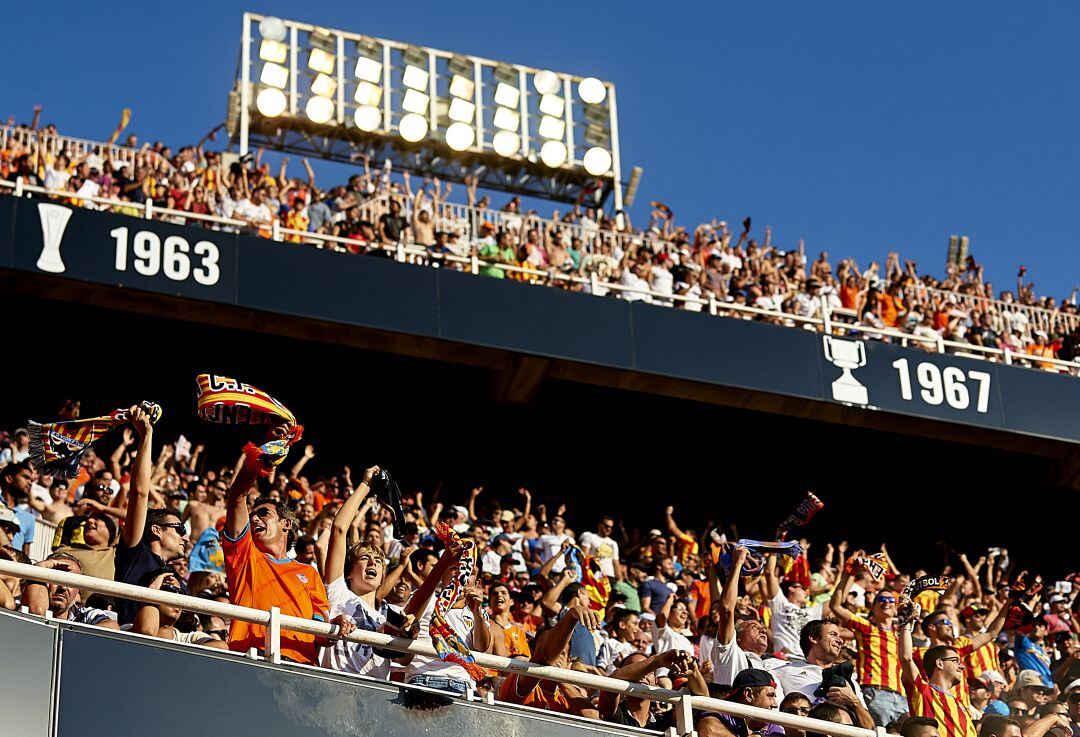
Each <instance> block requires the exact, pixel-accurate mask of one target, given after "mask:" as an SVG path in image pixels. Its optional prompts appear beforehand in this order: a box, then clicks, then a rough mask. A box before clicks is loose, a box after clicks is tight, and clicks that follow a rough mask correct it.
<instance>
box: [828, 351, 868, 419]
mask: <svg viewBox="0 0 1080 737" xmlns="http://www.w3.org/2000/svg"><path fill="white" fill-rule="evenodd" d="M822 343H823V344H824V347H825V358H827V359H829V362H830V363H832V364H833V365H834V366H836V367H837V368H839V369H840V370H841V371H842V372H843V373H841V374H840V378H839V379H837V380H836V381H834V382H833V383H832V395H833V399H835V400H836V401H838V402H849V403H851V404H863V405H865V404H868V403H869V401H870V397H869V394H868V393H867V391H866V387H865V386H863V385H862V384H860V383H859V381H858V380H857V379H856V378H855V377H854V376H852V375H851V371H852V369H857V368H859V367H860V366H865V365H866V346H865V345H863V342H862V341H861V340H841V339H839V338H835V337H833V336H831V335H823V336H822Z"/></svg>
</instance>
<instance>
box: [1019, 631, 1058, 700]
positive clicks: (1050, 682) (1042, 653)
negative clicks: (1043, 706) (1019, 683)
mask: <svg viewBox="0 0 1080 737" xmlns="http://www.w3.org/2000/svg"><path fill="white" fill-rule="evenodd" d="M1013 650H1014V651H1015V655H1016V664H1017V665H1018V666H1020V670H1033V671H1035V672H1036V673H1038V674H1039V678H1041V679H1042V682H1043V684H1044V685H1046V687H1047V688H1053V687H1054V679H1053V676H1052V675H1051V674H1050V658H1048V657H1047V655H1046V650H1044V649H1043V646H1042V645H1039V644H1037V643H1035V642H1032V641H1031V639H1030V638H1028V636H1027V635H1017V636H1016V642H1015V644H1014V645H1013Z"/></svg>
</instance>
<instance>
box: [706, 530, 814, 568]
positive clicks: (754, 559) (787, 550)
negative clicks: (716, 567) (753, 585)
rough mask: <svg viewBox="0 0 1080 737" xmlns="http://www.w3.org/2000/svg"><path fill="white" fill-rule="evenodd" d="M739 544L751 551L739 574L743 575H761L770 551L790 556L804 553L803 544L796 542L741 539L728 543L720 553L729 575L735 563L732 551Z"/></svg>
mask: <svg viewBox="0 0 1080 737" xmlns="http://www.w3.org/2000/svg"><path fill="white" fill-rule="evenodd" d="M737 545H742V546H743V547H744V548H746V549H747V550H748V551H749V555H747V556H746V562H745V563H743V566H742V571H741V572H740V574H739V575H742V576H759V575H761V573H762V572H763V571H764V570H765V556H766V555H768V554H769V553H779V554H780V555H786V556H788V557H789V558H798V557H799V556H801V555H802V554H803V549H802V546H801V545H799V543H796V542H763V541H761V540H748V539H746V538H742V539H740V540H739V541H738V542H737V543H735V545H731V544H727V546H726V549H723V552H721V553H720V555H719V558H718V560H717V561H716V562H717V563H719V564H720V565H721V566H722V567H723V569H724V572H725V573H726V574H727V575H729V576H730V575H731V566H732V565H733V561H732V553H733V552H734V550H735V547H736V546H737Z"/></svg>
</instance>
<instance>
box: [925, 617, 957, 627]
mask: <svg viewBox="0 0 1080 737" xmlns="http://www.w3.org/2000/svg"><path fill="white" fill-rule="evenodd" d="M930 626H931V627H942V626H944V627H952V620H949V619H939V620H938V621H936V622H934V623H933V624H932V625H930Z"/></svg>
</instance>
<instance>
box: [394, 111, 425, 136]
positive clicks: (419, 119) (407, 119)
mask: <svg viewBox="0 0 1080 737" xmlns="http://www.w3.org/2000/svg"><path fill="white" fill-rule="evenodd" d="M427 132H428V124H427V118H425V117H424V116H423V115H418V114H417V113H409V114H408V115H403V116H402V117H401V122H399V123H398V133H400V134H401V137H402V138H404V139H405V140H406V141H408V142H410V143H416V142H417V141H420V140H423V138H424V136H426V135H427Z"/></svg>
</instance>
